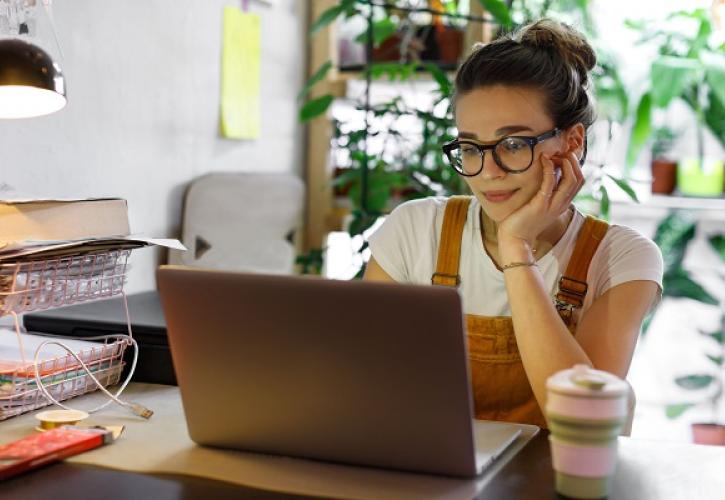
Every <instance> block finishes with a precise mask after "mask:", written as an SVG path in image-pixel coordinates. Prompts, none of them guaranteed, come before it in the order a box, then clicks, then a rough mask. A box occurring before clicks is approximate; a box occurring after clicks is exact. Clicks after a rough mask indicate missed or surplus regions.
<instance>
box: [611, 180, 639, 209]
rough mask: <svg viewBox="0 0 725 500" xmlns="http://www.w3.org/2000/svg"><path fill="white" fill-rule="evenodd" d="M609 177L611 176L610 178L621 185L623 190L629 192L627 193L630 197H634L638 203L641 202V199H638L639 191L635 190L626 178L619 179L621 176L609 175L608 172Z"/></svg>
mask: <svg viewBox="0 0 725 500" xmlns="http://www.w3.org/2000/svg"><path fill="white" fill-rule="evenodd" d="M607 177H609V178H610V179H612V180H613V181H614V182H615V183H616V184H617V186H619V188H620V189H621V190H622V191H624V192H625V193H627V195H628V196H629V197H630V198H632V199H633V200H634V201H636V202H637V203H639V199H637V193H635V192H634V189H632V186H630V185H629V183H628V182H627V181H626V180H624V179H619V178H617V177H614V176H613V175H609V174H607Z"/></svg>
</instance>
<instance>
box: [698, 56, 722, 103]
mask: <svg viewBox="0 0 725 500" xmlns="http://www.w3.org/2000/svg"><path fill="white" fill-rule="evenodd" d="M702 60H703V63H704V65H705V79H706V80H707V83H708V84H709V85H710V88H711V89H712V91H713V92H714V93H715V95H716V96H717V98H718V99H719V100H720V102H725V55H723V54H719V53H716V52H703V53H702Z"/></svg>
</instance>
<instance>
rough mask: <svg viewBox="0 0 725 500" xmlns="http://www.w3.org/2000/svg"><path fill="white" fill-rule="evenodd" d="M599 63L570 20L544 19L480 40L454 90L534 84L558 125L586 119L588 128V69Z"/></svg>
mask: <svg viewBox="0 0 725 500" xmlns="http://www.w3.org/2000/svg"><path fill="white" fill-rule="evenodd" d="M596 62H597V56H596V54H595V53H594V49H592V47H591V46H590V45H589V43H588V42H587V41H586V38H585V37H584V35H582V34H581V33H580V32H578V31H577V30H575V29H574V28H572V27H570V26H568V25H566V24H563V23H559V22H557V21H553V20H551V19H542V20H540V21H537V22H535V23H532V24H529V25H527V26H523V27H522V28H520V29H519V30H517V31H515V32H514V33H511V34H507V35H504V36H502V37H499V38H497V39H496V40H494V41H492V42H491V43H488V44H485V45H482V44H479V45H477V46H476V47H475V48H474V50H473V53H471V55H470V56H468V58H467V59H466V61H465V62H464V63H463V64H462V65H461V67H460V68H459V70H458V74H457V75H456V91H455V95H456V96H460V95H463V94H466V93H468V92H470V91H472V90H474V89H476V88H479V87H486V86H490V85H515V86H521V87H528V88H534V89H537V90H540V91H542V92H543V93H544V95H545V96H546V106H547V109H548V111H549V115H550V116H551V118H552V119H553V120H554V123H555V125H556V126H557V127H559V128H561V129H566V128H568V127H570V126H572V125H574V124H576V123H582V124H583V125H584V128H586V129H588V128H589V126H590V125H591V124H592V123H593V122H594V119H595V112H594V100H593V98H592V97H591V96H590V94H589V75H588V73H589V71H591V70H592V68H594V65H595V64H596ZM454 102H455V97H454Z"/></svg>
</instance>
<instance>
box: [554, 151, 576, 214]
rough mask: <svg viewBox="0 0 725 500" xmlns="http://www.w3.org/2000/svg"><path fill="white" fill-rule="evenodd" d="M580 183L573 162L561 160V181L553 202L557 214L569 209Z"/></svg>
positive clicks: (565, 159)
mask: <svg viewBox="0 0 725 500" xmlns="http://www.w3.org/2000/svg"><path fill="white" fill-rule="evenodd" d="M578 183H579V181H578V179H577V177H576V174H575V173H574V167H573V165H572V164H571V161H570V160H569V158H563V159H562V160H561V180H560V181H559V185H558V186H557V188H556V191H555V192H554V196H553V197H552V200H551V206H552V208H553V209H554V210H555V211H556V212H557V213H558V212H559V211H561V210H564V209H566V208H568V207H569V204H570V203H571V200H572V199H573V198H574V195H576V193H577V191H578V190H579V188H578V187H577V186H578Z"/></svg>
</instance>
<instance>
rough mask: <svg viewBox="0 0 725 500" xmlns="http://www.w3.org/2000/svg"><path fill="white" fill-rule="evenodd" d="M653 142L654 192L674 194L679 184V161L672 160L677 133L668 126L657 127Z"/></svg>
mask: <svg viewBox="0 0 725 500" xmlns="http://www.w3.org/2000/svg"><path fill="white" fill-rule="evenodd" d="M653 136H654V137H653V141H652V149H651V151H652V161H651V166H652V192H653V193H657V194H672V191H674V190H675V184H676V183H677V161H675V160H674V159H673V158H672V145H673V143H674V141H675V138H676V134H675V132H674V131H673V130H672V129H671V128H670V127H667V126H662V127H657V128H656V129H655V130H654V133H653Z"/></svg>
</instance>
